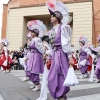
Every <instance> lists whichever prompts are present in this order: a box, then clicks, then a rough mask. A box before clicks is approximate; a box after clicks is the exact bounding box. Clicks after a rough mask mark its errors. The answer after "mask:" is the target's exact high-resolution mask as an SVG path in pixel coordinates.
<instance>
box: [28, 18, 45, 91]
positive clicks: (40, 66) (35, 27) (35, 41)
mask: <svg viewBox="0 0 100 100" xmlns="http://www.w3.org/2000/svg"><path fill="white" fill-rule="evenodd" d="M27 26H28V29H29V30H30V31H31V36H32V41H31V44H30V47H29V48H30V55H29V59H28V63H27V66H28V69H27V71H29V72H30V75H29V79H30V80H31V81H32V82H33V84H34V85H35V86H34V88H33V91H38V90H40V77H39V75H40V74H43V72H44V62H43V54H44V48H43V44H42V40H41V39H40V37H42V36H43V33H44V32H45V30H46V28H45V25H44V24H43V22H42V21H40V20H32V21H29V22H28V24H27Z"/></svg>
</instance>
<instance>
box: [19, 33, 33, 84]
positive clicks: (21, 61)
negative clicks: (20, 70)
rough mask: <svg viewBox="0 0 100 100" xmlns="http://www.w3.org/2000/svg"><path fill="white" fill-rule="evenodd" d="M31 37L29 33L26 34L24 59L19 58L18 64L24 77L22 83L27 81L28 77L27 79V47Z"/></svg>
mask: <svg viewBox="0 0 100 100" xmlns="http://www.w3.org/2000/svg"><path fill="white" fill-rule="evenodd" d="M31 40H32V37H31V32H28V34H27V43H26V44H25V46H24V58H20V63H21V65H22V66H23V67H24V69H25V75H26V77H25V78H23V79H22V82H25V81H28V80H29V77H28V72H27V69H28V68H27V67H28V66H27V63H28V60H26V59H28V58H29V55H30V49H29V45H30V43H31Z"/></svg>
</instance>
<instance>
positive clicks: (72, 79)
mask: <svg viewBox="0 0 100 100" xmlns="http://www.w3.org/2000/svg"><path fill="white" fill-rule="evenodd" d="M77 84H79V82H78V79H77V77H76V75H75V73H74V69H73V67H70V68H69V70H68V73H67V76H66V78H65V81H64V84H63V86H75V85H77Z"/></svg>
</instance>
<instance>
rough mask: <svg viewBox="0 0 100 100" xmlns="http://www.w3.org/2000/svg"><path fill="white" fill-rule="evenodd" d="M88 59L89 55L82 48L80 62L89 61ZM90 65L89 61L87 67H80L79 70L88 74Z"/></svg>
mask: <svg viewBox="0 0 100 100" xmlns="http://www.w3.org/2000/svg"><path fill="white" fill-rule="evenodd" d="M87 57H88V55H87V53H86V52H84V51H83V49H82V48H81V49H80V54H79V62H81V61H82V60H84V59H87ZM88 65H90V62H89V60H87V62H86V64H85V66H82V65H79V69H80V71H81V73H82V74H87V69H88Z"/></svg>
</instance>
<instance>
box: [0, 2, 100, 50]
mask: <svg viewBox="0 0 100 100" xmlns="http://www.w3.org/2000/svg"><path fill="white" fill-rule="evenodd" d="M46 1H47V0H9V2H8V4H4V5H3V17H2V18H3V21H2V37H1V38H4V37H6V38H8V39H9V40H10V45H9V49H10V50H14V49H16V50H18V49H19V47H20V46H23V45H24V43H25V42H26V34H27V32H28V30H27V27H26V24H27V22H28V21H29V20H31V19H40V20H43V21H44V23H45V24H46V26H47V28H48V30H49V29H50V28H51V24H50V21H49V18H50V15H49V12H48V9H47V8H46V7H45V2H46ZM61 1H63V2H64V3H65V5H66V6H67V7H68V9H69V11H70V16H72V17H73V22H72V23H71V27H72V30H73V37H72V44H74V45H75V47H76V49H77V48H78V38H79V36H80V35H85V36H87V37H88V38H89V42H90V43H91V42H93V44H96V43H97V40H96V39H97V38H96V37H97V35H98V34H99V31H100V20H99V19H100V18H99V16H100V5H99V4H100V0H61Z"/></svg>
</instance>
